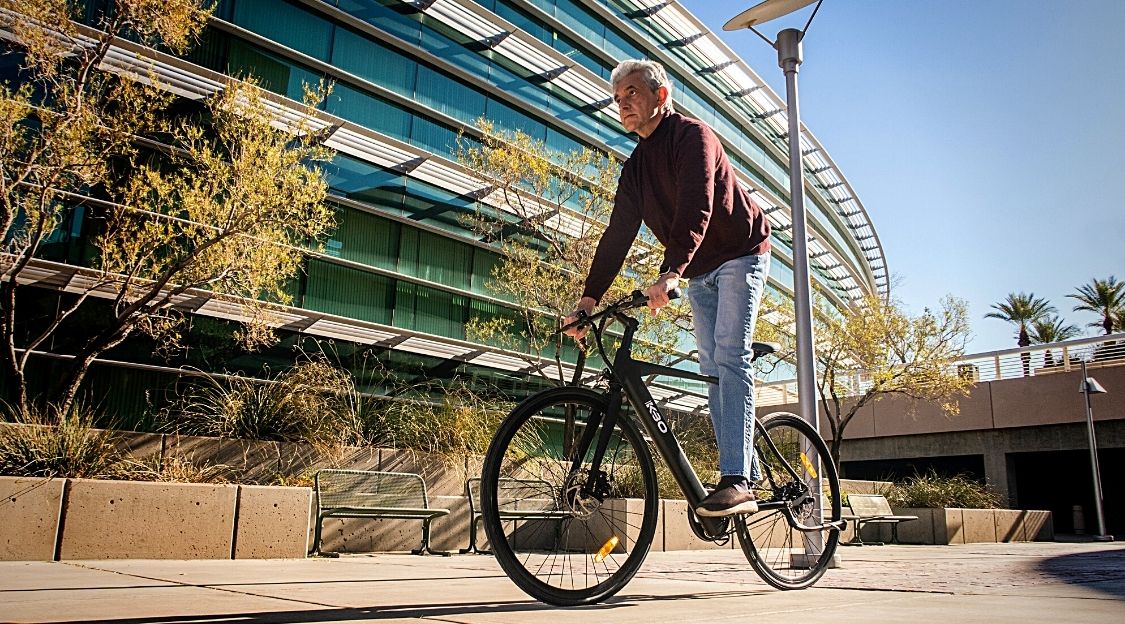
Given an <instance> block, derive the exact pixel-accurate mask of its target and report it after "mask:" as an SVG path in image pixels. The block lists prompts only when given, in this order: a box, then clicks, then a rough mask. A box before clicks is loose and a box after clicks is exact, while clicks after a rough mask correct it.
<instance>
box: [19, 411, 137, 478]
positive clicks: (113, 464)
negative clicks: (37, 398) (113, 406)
mask: <svg viewBox="0 0 1125 624" xmlns="http://www.w3.org/2000/svg"><path fill="white" fill-rule="evenodd" d="M29 410H30V411H24V412H11V411H9V412H8V414H7V418H6V420H9V421H11V422H13V423H15V424H16V425H21V426H12V427H3V428H2V429H0V474H5V475H11V476H19V477H73V478H86V479H96V478H103V479H106V478H109V479H112V478H125V477H126V475H127V474H128V472H129V470H130V466H131V462H130V461H129V460H128V458H127V457H126V455H125V453H124V452H123V451H121V450H120V449H119V448H118V447H117V445H116V443H115V436H114V435H113V434H112V433H110V432H108V431H102V430H98V429H95V428H94V427H93V421H94V418H93V416H92V415H90V414H89V413H87V412H86V410H85V409H84V408H82V407H79V406H76V407H74V408H73V409H71V411H70V412H69V413H67V414H65V415H63V416H61V417H59V416H55V415H53V414H51V413H50V410H44V411H39V410H38V408H29Z"/></svg>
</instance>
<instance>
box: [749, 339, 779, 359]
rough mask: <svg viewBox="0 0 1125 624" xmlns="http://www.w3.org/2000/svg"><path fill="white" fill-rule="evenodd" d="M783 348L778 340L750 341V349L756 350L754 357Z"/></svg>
mask: <svg viewBox="0 0 1125 624" xmlns="http://www.w3.org/2000/svg"><path fill="white" fill-rule="evenodd" d="M780 348H781V345H779V344H777V343H776V342H752V343H750V350H751V351H753V352H754V359H755V360H756V359H758V358H760V357H762V356H763V355H769V354H771V353H773V352H774V351H777V350H778V349H780Z"/></svg>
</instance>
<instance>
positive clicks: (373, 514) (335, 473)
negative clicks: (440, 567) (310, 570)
mask: <svg viewBox="0 0 1125 624" xmlns="http://www.w3.org/2000/svg"><path fill="white" fill-rule="evenodd" d="M316 508H317V512H316V531H315V533H314V537H313V549H312V554H318V555H319V554H322V553H321V551H320V541H321V525H322V524H323V523H324V519H325V518H371V519H377V518H388V519H402V520H421V521H422V545H421V546H420V547H419V548H417V549H415V550H412V551H410V552H411V553H413V554H415V555H426V554H434V555H443V556H449V553H447V552H443V551H438V550H433V549H432V548H431V547H430V522H432V521H433V520H434V518H440V517H441V516H444V515H447V514H448V513H449V510H448V509H438V508H435V507H430V499H429V497H428V496H427V494H426V482H425V481H424V480H422V477H421V476H420V475H416V474H412V473H406V472H371V471H367V470H336V469H332V470H327V469H326V470H320V471H318V472H317V473H316Z"/></svg>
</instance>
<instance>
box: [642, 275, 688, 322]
mask: <svg viewBox="0 0 1125 624" xmlns="http://www.w3.org/2000/svg"><path fill="white" fill-rule="evenodd" d="M679 286H680V276H679V275H676V274H675V273H671V272H669V273H664V274H661V275H660V277H658V278H656V281H655V282H654V283H653V284H652V286H649V287H648V288H646V289H645V290H644V293H645V296H646V297H648V309H649V311H651V312H652V314H653V316H656V315H657V314H659V313H660V308H663V307H664V306H666V305H668V302H669V301H671V299H672V297H669V296H668V293H669V292H671V291H673V290H675V289H677V288H679Z"/></svg>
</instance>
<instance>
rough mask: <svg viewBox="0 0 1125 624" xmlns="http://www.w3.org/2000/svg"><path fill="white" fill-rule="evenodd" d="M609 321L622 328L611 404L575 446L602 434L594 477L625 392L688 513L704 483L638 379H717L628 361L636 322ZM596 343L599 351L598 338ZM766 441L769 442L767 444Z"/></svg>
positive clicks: (705, 521)
mask: <svg viewBox="0 0 1125 624" xmlns="http://www.w3.org/2000/svg"><path fill="white" fill-rule="evenodd" d="M614 318H616V319H617V320H618V321H620V322H621V323H622V324H623V325H624V326H625V332H624V334H623V336H622V340H621V346H620V347H619V348H618V350H617V352H616V353H615V354H614V357H613V364H612V366H611V371H612V374H611V376H610V381H609V384H610V386H609V394H608V396H609V397H610V405H609V406H608V408H607V409H606V414H605V415H604V422H592V423H587V426H586V430H585V432H584V433H583V437H582V439H581V441H580V442H579V448H580V449H585V448H589V445H590V444H591V443H593V439H592V438H593V436H594V435H595V433H596V432H597V431H600V432H601V434H600V436H599V439H598V445H597V447H596V448H595V453H594V456H593V462H592V466H593V467H594V468H595V470H594V473H595V474H597V473H599V472H600V471H598V470H596V469H597V468H598V467H599V466H600V465H601V460H602V457H603V456H604V453H605V449H606V446H607V444H608V440H609V437H610V432H612V431H613V427H614V426H615V424H616V422H617V417H618V415H619V414H620V406H621V396H622V394H624V396H625V397H627V398H628V399H629V402H630V403H631V404H632V406H633V409H634V410H635V411H636V412H637V415H638V418H639V420H640V421H641V423H642V426H643V427H644V430H645V431H646V432H647V433H648V436H649V437H650V438H651V439H652V441H653V443H654V444H655V446H656V449H657V452H658V453H659V455H660V457H661V458H662V459H663V460H664V463H665V465H667V466H668V469H669V470H670V471H671V473H672V476H673V477H674V478H675V480H676V484H677V485H678V486H679V488H680V490H681V491H682V492H683V495H684V498H685V499H686V500H687V503H688V507H689V508H690V509H695V508H696V507H697V506H698V505H699V502H700V501H701V500H703V498H704V497H705V496H706V495H707V490H706V489H705V488H704V487H703V482H702V481H701V480H700V479H699V476H698V475H697V474H696V472H695V469H694V468H693V467H692V465H691V462H690V461H689V460H688V458H687V454H686V453H684V450H683V447H682V446H681V445H680V442H679V440H678V439H677V438H676V435H675V433H673V431H672V428H671V427H670V426H669V425H668V422H669V421H668V419H667V418H666V417H665V414H664V412H663V410H661V409H660V406H659V405H657V403H656V400H655V399H654V398H653V397H652V393H650V392H649V390H648V386H647V385H646V384H645V382H644V379H643V378H644V377H645V376H648V375H663V376H669V377H677V378H680V379H691V380H695V381H703V382H706V383H711V384H717V383H718V382H719V380H718V378H716V377H711V376H709V375H701V374H698V373H693V372H690V371H685V370H680V369H677V368H672V367H670V366H663V365H660V364H653V363H652V362H645V361H643V360H635V359H633V355H632V342H633V334H634V333H635V332H636V330H637V327H638V325H639V323H638V321H637V320H636V319H634V318H633V317H631V316H628V315H626V314H623V313H620V312H619V313H615V314H614ZM599 333H600V332H599ZM598 341H599V349H600V336H598ZM603 357H604V352H603ZM755 427H756V428H757V433H758V434H759V435H765V432H764V430H763V429H762V427H761V425H760V424H759V423H758V422H757V421H755ZM767 443H769V444H772V441H770V442H767ZM786 470H788V471H789V472H790V473H791V476H793V477H796V472H795V471H794V470H793V468H792V467H791V466H786ZM597 478H604V475H603V476H602V477H595V479H597ZM595 485H596V483H594V482H593V480H591V482H588V483H587V484H586V485H585V487H584V488H583V489H584V493H585V494H587V495H588V494H590V493H591V492H593V491H594V489H595ZM780 505H784V503H770V502H761V503H759V508H768V507H773V506H780ZM787 515H788V514H787ZM789 520H790V523H791V524H796V523H795V522H794V519H793V518H789ZM699 522H700V524H701V525H702V526H703V528H704V530H705V531H706V533H707V534H708V535H710V536H713V537H719V536H721V535H723V534H724V533H725V531H726V526H727V525H726V521H725V519H724V518H699Z"/></svg>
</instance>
